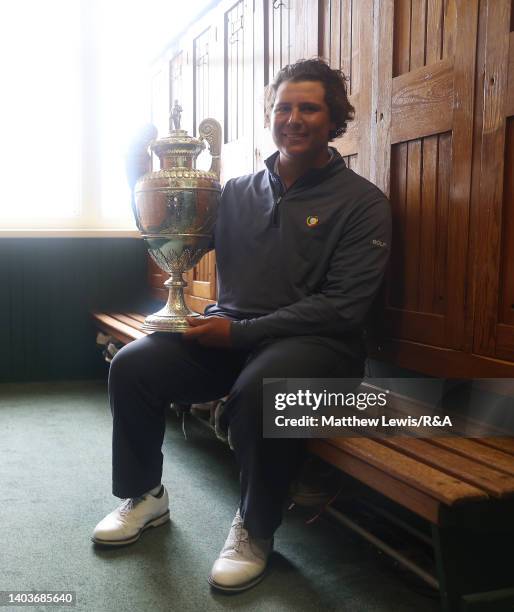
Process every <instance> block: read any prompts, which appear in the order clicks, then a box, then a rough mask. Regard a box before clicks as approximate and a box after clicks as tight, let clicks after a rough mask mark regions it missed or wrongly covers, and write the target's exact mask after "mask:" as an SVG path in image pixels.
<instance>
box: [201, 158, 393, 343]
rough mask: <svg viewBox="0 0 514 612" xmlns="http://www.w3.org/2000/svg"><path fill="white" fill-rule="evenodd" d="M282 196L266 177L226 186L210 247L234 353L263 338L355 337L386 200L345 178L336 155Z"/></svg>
mask: <svg viewBox="0 0 514 612" xmlns="http://www.w3.org/2000/svg"><path fill="white" fill-rule="evenodd" d="M331 151H332V153H333V156H332V159H331V161H330V162H329V163H328V164H327V165H326V166H324V167H323V168H316V169H311V170H309V171H308V172H307V173H306V174H304V175H303V176H302V177H301V178H299V179H298V180H297V181H296V182H295V183H294V184H293V185H292V186H291V187H290V188H289V189H288V190H287V191H284V187H283V184H282V181H281V180H280V177H279V176H277V175H276V174H275V172H274V170H273V168H274V164H275V161H276V158H277V156H278V152H276V153H274V154H273V155H272V156H271V157H269V158H268V159H267V160H266V162H265V163H266V167H267V168H266V169H264V170H261V171H260V172H257V173H256V174H251V175H247V176H242V177H239V178H236V179H231V180H229V181H228V182H227V183H226V185H225V187H224V189H223V193H222V196H221V201H220V205H219V209H218V217H217V222H216V229H215V233H214V246H215V248H216V264H217V275H218V301H217V304H213V305H211V306H208V307H207V308H206V310H205V314H206V315H207V316H212V315H218V316H224V317H228V318H230V319H232V325H231V336H232V343H233V346H234V347H235V348H251V347H253V346H255V345H256V344H258V343H259V342H261V341H262V340H266V339H269V338H278V337H288V336H305V335H307V336H324V337H328V338H333V339H345V338H348V339H350V338H353V339H355V338H356V337H360V336H361V335H362V329H363V323H364V320H365V316H366V314H367V312H368V310H369V308H370V306H371V304H372V301H373V299H374V297H375V295H376V293H377V292H378V290H379V288H380V285H381V283H382V279H383V275H384V271H385V268H386V265H387V261H388V258H389V251H390V242H391V212H390V206H389V202H388V200H387V198H386V197H385V195H384V194H383V193H382V192H381V191H380V190H379V189H378V188H377V187H376V186H375V185H373V184H372V183H370V182H369V181H368V180H366V179H365V178H363V177H361V176H359V175H358V174H356V173H355V172H353V171H352V170H350V169H349V168H347V166H346V164H345V162H344V160H343V158H342V157H341V155H340V154H339V153H338V151H337V150H336V149H333V148H331Z"/></svg>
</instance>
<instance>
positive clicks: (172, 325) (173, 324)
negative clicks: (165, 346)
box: [142, 312, 200, 334]
mask: <svg viewBox="0 0 514 612" xmlns="http://www.w3.org/2000/svg"><path fill="white" fill-rule="evenodd" d="M187 316H190V317H199V316H200V315H199V314H197V313H196V312H191V313H190V314H189V313H188V315H187ZM189 328H190V325H189V323H188V322H187V320H186V319H185V317H181V316H166V315H159V314H158V313H156V314H153V315H149V316H148V317H146V319H145V322H144V323H143V327H142V329H143V331H147V332H167V333H171V334H173V333H175V334H181V333H182V332H185V331H186V329H189Z"/></svg>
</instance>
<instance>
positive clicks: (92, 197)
mask: <svg viewBox="0 0 514 612" xmlns="http://www.w3.org/2000/svg"><path fill="white" fill-rule="evenodd" d="M213 4H215V2H213V0H199V1H198V0H197V1H195V2H190V3H184V2H182V0H181V1H178V0H144V1H143V0H125V1H121V0H45V1H44V2H42V1H41V0H23V1H20V2H9V3H4V4H2V6H1V7H0V68H1V74H2V81H3V83H2V92H3V93H2V98H1V99H0V100H1V101H0V130H1V131H0V133H1V134H2V144H1V145H0V180H1V182H2V198H1V201H0V230H2V229H7V230H10V229H44V228H47V229H54V228H55V229H135V224H134V221H133V218H132V212H131V208H130V194H129V190H128V187H127V183H126V178H125V168H124V156H125V153H126V150H127V147H128V144H129V142H130V141H131V140H132V139H133V138H134V135H135V134H136V133H137V131H138V130H139V129H140V128H141V127H142V126H143V125H144V124H145V123H148V122H149V121H150V109H151V70H150V68H151V65H152V62H153V61H154V60H155V59H156V58H157V57H158V56H159V54H161V53H163V52H164V50H165V48H166V45H167V44H169V43H170V41H171V40H172V39H173V38H174V37H175V36H176V35H177V34H178V33H180V32H181V31H183V30H184V29H185V28H186V27H187V25H188V24H190V23H191V22H192V21H193V20H194V19H195V17H197V16H198V15H199V14H200V13H201V12H203V11H204V10H205V9H206V8H207V7H208V6H209V5H213ZM163 89H164V90H165V94H166V95H167V91H166V90H167V89H168V88H167V87H163ZM163 104H168V100H165V101H164V102H163ZM154 105H155V101H154Z"/></svg>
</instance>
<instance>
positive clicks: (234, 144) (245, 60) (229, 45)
mask: <svg viewBox="0 0 514 612" xmlns="http://www.w3.org/2000/svg"><path fill="white" fill-rule="evenodd" d="M223 32H224V36H223V38H224V74H223V75H222V79H223V84H224V95H223V99H224V101H225V104H224V126H225V129H224V144H223V147H222V153H221V157H222V181H223V183H225V182H226V181H227V180H228V179H229V178H233V177H236V176H242V175H245V174H250V173H252V172H253V170H254V132H253V121H254V100H255V96H254V80H253V79H254V40H253V39H254V0H239V2H236V3H235V4H232V5H230V6H229V7H228V8H227V10H226V11H224V13H223Z"/></svg>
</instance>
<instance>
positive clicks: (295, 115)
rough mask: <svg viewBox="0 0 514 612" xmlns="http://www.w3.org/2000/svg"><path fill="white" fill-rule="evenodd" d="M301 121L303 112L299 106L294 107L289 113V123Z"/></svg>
mask: <svg viewBox="0 0 514 612" xmlns="http://www.w3.org/2000/svg"><path fill="white" fill-rule="evenodd" d="M300 121H301V113H300V110H299V109H298V108H292V109H291V112H290V113H289V119H288V120H287V123H299V122H300Z"/></svg>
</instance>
